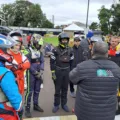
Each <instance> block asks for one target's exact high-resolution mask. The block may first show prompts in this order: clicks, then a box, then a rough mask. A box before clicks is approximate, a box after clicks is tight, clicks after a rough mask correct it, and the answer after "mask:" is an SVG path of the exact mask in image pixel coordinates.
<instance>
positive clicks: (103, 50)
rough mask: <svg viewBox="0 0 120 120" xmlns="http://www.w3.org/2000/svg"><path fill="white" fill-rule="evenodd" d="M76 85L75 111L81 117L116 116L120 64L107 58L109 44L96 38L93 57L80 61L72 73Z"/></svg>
mask: <svg viewBox="0 0 120 120" xmlns="http://www.w3.org/2000/svg"><path fill="white" fill-rule="evenodd" d="M69 77H70V80H71V82H73V83H74V84H76V85H77V95H76V102H75V114H76V116H77V119H78V120H89V119H91V120H114V118H115V112H116V103H117V95H116V94H117V86H118V83H119V82H120V68H119V66H118V65H117V64H116V63H114V62H112V61H110V60H108V45H107V43H105V42H96V43H95V44H94V46H93V48H92V59H91V60H88V61H84V62H82V63H80V64H78V65H77V67H76V68H74V69H73V70H72V71H71V72H70V74H69Z"/></svg>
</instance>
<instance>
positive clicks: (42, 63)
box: [40, 52, 44, 70]
mask: <svg viewBox="0 0 120 120" xmlns="http://www.w3.org/2000/svg"><path fill="white" fill-rule="evenodd" d="M40 70H44V56H43V53H42V52H41V56H40Z"/></svg>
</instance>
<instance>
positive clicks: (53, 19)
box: [52, 15, 55, 25]
mask: <svg viewBox="0 0 120 120" xmlns="http://www.w3.org/2000/svg"><path fill="white" fill-rule="evenodd" d="M52 23H53V25H54V24H55V17H54V15H52Z"/></svg>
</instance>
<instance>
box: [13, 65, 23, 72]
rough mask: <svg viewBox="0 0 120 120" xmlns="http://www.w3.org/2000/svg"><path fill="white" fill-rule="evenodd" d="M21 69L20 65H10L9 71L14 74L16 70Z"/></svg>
mask: <svg viewBox="0 0 120 120" xmlns="http://www.w3.org/2000/svg"><path fill="white" fill-rule="evenodd" d="M22 68H23V66H22V64H19V65H16V64H12V67H11V70H12V71H13V72H14V71H16V70H21V69H22Z"/></svg>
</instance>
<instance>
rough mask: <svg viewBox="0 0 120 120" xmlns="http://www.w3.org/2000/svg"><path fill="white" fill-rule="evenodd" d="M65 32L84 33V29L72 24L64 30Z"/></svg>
mask: <svg viewBox="0 0 120 120" xmlns="http://www.w3.org/2000/svg"><path fill="white" fill-rule="evenodd" d="M63 30H64V31H84V28H82V27H79V26H77V25H76V24H74V23H73V24H71V25H69V26H68V27H66V28H64V29H63Z"/></svg>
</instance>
